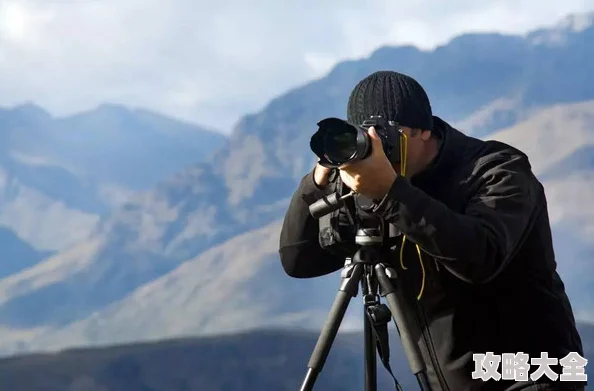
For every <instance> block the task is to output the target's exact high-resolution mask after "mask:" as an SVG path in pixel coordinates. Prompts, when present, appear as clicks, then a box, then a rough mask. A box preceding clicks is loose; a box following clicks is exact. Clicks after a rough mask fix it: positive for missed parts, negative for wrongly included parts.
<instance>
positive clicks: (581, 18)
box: [527, 11, 594, 45]
mask: <svg viewBox="0 0 594 391" xmlns="http://www.w3.org/2000/svg"><path fill="white" fill-rule="evenodd" d="M592 26H594V11H593V12H586V13H579V14H570V15H567V16H566V17H564V18H563V19H561V20H560V21H559V22H558V23H556V24H555V25H553V26H551V27H549V28H543V29H539V30H536V31H534V32H532V33H530V34H528V36H527V39H528V41H529V42H531V43H532V44H534V45H562V44H564V43H565V42H566V41H567V39H568V38H569V37H570V36H571V35H573V34H579V33H581V32H583V31H585V30H587V29H589V28H591V27H592Z"/></svg>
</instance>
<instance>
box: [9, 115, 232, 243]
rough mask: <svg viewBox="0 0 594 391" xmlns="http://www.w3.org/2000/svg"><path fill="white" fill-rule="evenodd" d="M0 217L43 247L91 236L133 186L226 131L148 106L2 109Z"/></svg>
mask: <svg viewBox="0 0 594 391" xmlns="http://www.w3.org/2000/svg"><path fill="white" fill-rule="evenodd" d="M0 127H1V128H2V133H1V134H0V225H3V226H6V227H7V228H9V229H11V230H13V231H15V232H16V233H18V235H19V236H20V237H21V238H23V240H25V241H26V242H27V243H28V244H30V245H31V246H33V247H34V248H36V249H39V250H41V251H57V250H61V249H64V248H67V247H69V246H72V245H74V244H75V243H77V242H81V241H83V240H85V239H87V238H88V237H89V235H90V234H91V232H92V231H93V229H94V228H95V226H96V224H97V222H98V220H99V217H100V216H105V215H107V214H109V212H110V211H111V210H112V208H113V207H114V206H116V205H119V204H121V202H122V201H123V200H124V199H127V198H128V197H129V195H130V194H131V192H133V191H139V190H145V189H148V188H150V187H151V186H153V185H155V184H156V182H157V181H158V180H159V179H161V178H162V177H163V176H167V175H168V174H172V173H175V172H177V171H178V170H180V169H182V168H183V167H186V166H188V165H191V164H195V163H199V162H201V161H203V160H205V159H206V158H207V157H208V156H209V151H211V150H212V149H214V148H217V147H219V146H221V145H222V144H223V143H224V141H225V140H226V138H225V136H223V135H222V134H220V133H218V132H214V131H212V130H208V129H204V128H201V127H199V126H195V125H190V124H186V123H184V122H180V121H178V120H174V119H172V118H167V117H164V116H161V115H158V114H156V113H152V112H149V111H146V110H132V109H128V108H126V107H123V106H117V105H107V104H105V105H101V106H99V107H97V108H96V109H94V110H90V111H88V112H84V113H78V114H76V115H72V116H68V117H62V118H55V117H52V116H51V115H50V114H49V113H47V112H46V111H44V110H43V109H42V108H40V107H38V106H36V105H34V104H23V105H20V106H16V107H14V108H11V109H0Z"/></svg>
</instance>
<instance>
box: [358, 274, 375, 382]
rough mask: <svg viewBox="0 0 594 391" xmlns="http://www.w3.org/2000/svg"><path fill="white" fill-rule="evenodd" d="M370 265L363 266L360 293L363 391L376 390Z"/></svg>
mask: <svg viewBox="0 0 594 391" xmlns="http://www.w3.org/2000/svg"><path fill="white" fill-rule="evenodd" d="M372 267H373V266H371V265H365V268H366V273H365V276H366V278H363V279H361V293H362V296H363V338H364V346H365V391H376V390H377V341H376V336H375V334H374V332H373V329H372V325H371V319H370V318H369V313H368V311H369V308H370V307H373V306H376V305H378V304H379V299H378V296H377V283H374V282H373V281H371V280H370V279H369V277H370V276H371V271H372Z"/></svg>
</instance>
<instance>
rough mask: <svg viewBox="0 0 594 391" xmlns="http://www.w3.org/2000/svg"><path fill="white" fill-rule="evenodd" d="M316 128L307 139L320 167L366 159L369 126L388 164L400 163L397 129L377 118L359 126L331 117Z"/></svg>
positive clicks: (387, 121)
mask: <svg viewBox="0 0 594 391" xmlns="http://www.w3.org/2000/svg"><path fill="white" fill-rule="evenodd" d="M317 125H318V130H317V131H316V132H315V133H314V135H313V136H312V137H311V140H310V148H311V150H312V152H313V153H315V154H316V156H317V157H318V158H319V163H320V164H321V165H322V166H324V167H328V168H338V167H340V166H342V165H343V164H345V163H350V162H353V161H356V160H362V159H365V158H367V157H369V155H370V154H371V138H370V137H369V133H368V131H369V128H370V127H372V126H373V127H374V129H375V131H376V133H377V134H378V135H379V137H380V139H381V140H382V147H383V150H384V153H385V154H386V156H387V157H388V159H389V160H390V162H392V164H395V163H399V162H400V137H401V132H402V131H401V129H400V126H399V125H398V124H397V123H396V122H394V121H389V120H387V119H386V118H384V117H383V116H381V115H374V116H371V117H370V118H369V119H367V120H365V121H364V122H363V123H362V124H361V125H353V124H350V123H348V122H347V121H345V120H342V119H340V118H334V117H330V118H325V119H323V120H321V121H320V122H318V124H317Z"/></svg>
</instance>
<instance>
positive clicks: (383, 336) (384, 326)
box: [367, 312, 402, 391]
mask: <svg viewBox="0 0 594 391" xmlns="http://www.w3.org/2000/svg"><path fill="white" fill-rule="evenodd" d="M367 317H368V318H369V320H370V323H371V329H372V330H373V333H374V334H375V339H376V341H377V353H378V355H379V357H380V360H381V362H382V364H383V366H384V368H386V370H387V371H388V373H389V374H390V376H392V379H394V387H395V388H396V390H398V391H402V386H401V385H400V383H399V382H398V379H396V376H394V373H393V372H392V367H391V366H390V336H389V333H388V323H390V321H389V320H381V321H376V322H374V321H373V317H372V316H371V314H370V313H369V312H368V313H367Z"/></svg>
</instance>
